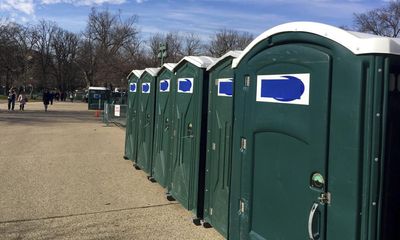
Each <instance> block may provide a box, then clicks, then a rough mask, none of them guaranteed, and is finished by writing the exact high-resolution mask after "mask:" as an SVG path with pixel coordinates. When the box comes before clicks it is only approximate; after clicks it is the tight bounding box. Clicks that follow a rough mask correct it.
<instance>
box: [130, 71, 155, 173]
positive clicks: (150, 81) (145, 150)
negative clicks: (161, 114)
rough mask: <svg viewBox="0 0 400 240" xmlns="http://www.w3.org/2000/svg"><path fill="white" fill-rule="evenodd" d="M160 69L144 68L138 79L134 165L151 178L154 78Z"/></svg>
mask: <svg viewBox="0 0 400 240" xmlns="http://www.w3.org/2000/svg"><path fill="white" fill-rule="evenodd" d="M159 70H160V68H146V69H145V70H144V72H143V74H142V75H141V76H140V78H139V85H140V97H139V106H138V107H139V125H138V153H137V161H136V165H137V166H138V167H139V168H141V169H142V170H143V171H145V172H146V173H148V174H149V176H151V168H152V162H153V160H152V154H153V133H154V104H155V96H156V94H155V90H156V87H155V85H156V77H157V73H158V71H159Z"/></svg>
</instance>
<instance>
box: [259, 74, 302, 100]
mask: <svg viewBox="0 0 400 240" xmlns="http://www.w3.org/2000/svg"><path fill="white" fill-rule="evenodd" d="M282 78H284V79H262V80H261V97H262V98H273V99H275V100H277V101H282V102H290V101H293V100H297V99H300V98H301V96H302V95H303V93H304V89H305V88H304V83H303V82H302V81H301V80H300V79H299V78H297V77H294V76H282Z"/></svg>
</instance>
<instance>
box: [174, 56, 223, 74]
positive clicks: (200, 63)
mask: <svg viewBox="0 0 400 240" xmlns="http://www.w3.org/2000/svg"><path fill="white" fill-rule="evenodd" d="M184 61H187V62H190V63H191V64H193V65H195V66H196V67H199V68H207V67H208V66H210V65H211V64H213V63H214V62H215V61H217V59H216V58H213V57H207V56H186V57H184V58H182V59H181V60H180V61H179V62H178V64H176V66H175V67H174V70H173V71H174V72H176V69H177V67H178V66H179V65H180V64H181V63H182V62H184Z"/></svg>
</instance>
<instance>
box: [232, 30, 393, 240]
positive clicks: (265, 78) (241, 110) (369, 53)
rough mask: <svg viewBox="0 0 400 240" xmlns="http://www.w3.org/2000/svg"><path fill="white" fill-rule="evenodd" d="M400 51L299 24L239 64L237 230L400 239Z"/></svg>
mask: <svg viewBox="0 0 400 240" xmlns="http://www.w3.org/2000/svg"><path fill="white" fill-rule="evenodd" d="M399 54H400V40H399V39H390V38H384V37H378V36H375V35H369V34H364V33H356V32H348V31H345V30H343V29H339V28H336V27H332V26H329V25H325V24H319V23H311V22H296V23H288V24H284V25H280V26H277V27H275V28H272V29H270V30H268V31H266V32H264V33H263V34H262V35H260V36H259V37H257V38H256V39H255V40H254V41H253V42H252V43H251V44H250V45H249V46H248V47H247V48H246V49H245V50H244V52H243V54H242V55H241V56H240V57H239V58H237V59H235V60H234V61H233V65H232V67H233V68H235V83H236V85H235V89H234V92H235V95H234V102H235V106H234V118H235V122H234V134H233V159H232V181H231V184H232V185H231V199H230V203H231V205H230V227H229V231H230V234H229V236H230V239H233V240H235V239H241V240H245V239H271V240H273V239H281V240H284V239H286V240H293V239H329V240H343V239H346V240H365V239H371V240H372V239H373V240H387V239H399V237H400V228H399V226H400V222H399V221H400V206H399V204H398V203H399V202H400V191H399V190H398V187H397V184H398V183H399V182H400V175H399V174H398V173H399V172H400V161H399V160H400V148H399V143H400V141H399V140H400V128H399V126H400V125H399V120H400V119H399V116H400V114H399V112H400V111H399V110H400V108H399V106H400V101H399V100H400V99H399V89H400V85H399V83H400V82H399V80H400V78H399V73H400V56H399ZM391 79H392V80H391ZM395 80H397V81H395Z"/></svg>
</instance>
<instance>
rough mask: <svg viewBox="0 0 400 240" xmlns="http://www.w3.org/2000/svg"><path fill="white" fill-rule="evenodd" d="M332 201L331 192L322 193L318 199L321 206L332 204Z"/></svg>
mask: <svg viewBox="0 0 400 240" xmlns="http://www.w3.org/2000/svg"><path fill="white" fill-rule="evenodd" d="M331 199H332V197H331V193H330V192H325V193H321V195H320V196H319V197H318V200H319V203H320V204H321V205H325V204H328V205H329V204H331Z"/></svg>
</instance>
